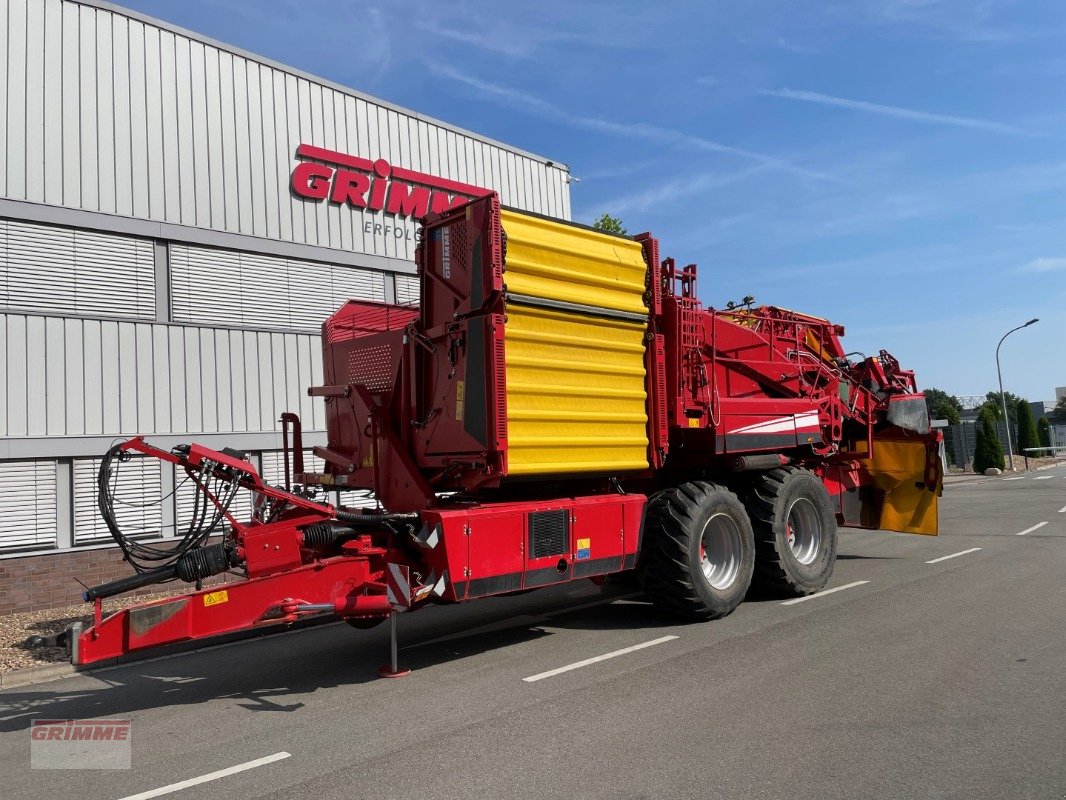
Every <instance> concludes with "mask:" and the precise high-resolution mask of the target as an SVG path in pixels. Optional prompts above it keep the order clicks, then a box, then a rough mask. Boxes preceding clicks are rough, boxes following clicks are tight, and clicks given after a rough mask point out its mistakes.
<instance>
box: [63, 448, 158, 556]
mask: <svg viewBox="0 0 1066 800" xmlns="http://www.w3.org/2000/svg"><path fill="white" fill-rule="evenodd" d="M161 465H162V462H161V461H158V460H156V459H154V458H146V457H143V456H141V457H134V458H131V459H130V460H129V461H125V462H114V466H113V468H114V469H115V473H114V478H113V480H114V483H113V486H114V492H115V505H114V511H115V520H116V521H117V522H118V526H119V528H120V529H121V530H122V532H123V533H126V534H128V535H129V536H135V537H141V536H143V537H146V538H154V537H158V536H160V535H161V532H162V527H163V515H162V503H163V501H162V499H161V498H162V496H163V492H162V488H163V487H162V481H161V472H160V468H161ZM99 473H100V459H99V458H77V459H74V544H93V543H96V542H110V541H111V540H112V538H111V531H109V530H108V529H107V525H106V524H105V523H104V520H103V518H102V517H101V516H100V509H99V506H98V505H97V499H96V498H97V488H98V485H99V484H98V476H99Z"/></svg>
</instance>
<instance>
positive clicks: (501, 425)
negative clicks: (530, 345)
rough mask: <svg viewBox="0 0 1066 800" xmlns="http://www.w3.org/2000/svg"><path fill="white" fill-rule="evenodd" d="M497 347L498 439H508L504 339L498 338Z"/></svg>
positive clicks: (495, 345)
mask: <svg viewBox="0 0 1066 800" xmlns="http://www.w3.org/2000/svg"><path fill="white" fill-rule="evenodd" d="M493 347H494V348H495V351H496V353H495V359H494V361H495V364H496V439H497V440H498V441H500V442H502V441H504V440H506V439H507V362H506V361H505V360H504V350H503V347H504V345H503V340H502V339H497V340H496V341H495V343H494V345H493Z"/></svg>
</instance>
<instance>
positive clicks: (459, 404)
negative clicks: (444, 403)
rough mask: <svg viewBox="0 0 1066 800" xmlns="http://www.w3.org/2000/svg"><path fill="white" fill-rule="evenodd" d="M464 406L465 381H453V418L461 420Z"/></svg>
mask: <svg viewBox="0 0 1066 800" xmlns="http://www.w3.org/2000/svg"><path fill="white" fill-rule="evenodd" d="M465 406H466V381H456V382H455V418H456V419H457V420H458V421H459V422H462V421H463V408H464V407H465Z"/></svg>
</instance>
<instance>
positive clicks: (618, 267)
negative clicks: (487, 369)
mask: <svg viewBox="0 0 1066 800" xmlns="http://www.w3.org/2000/svg"><path fill="white" fill-rule="evenodd" d="M500 221H501V223H502V225H503V230H504V233H505V234H506V235H507V256H506V258H505V272H504V278H503V280H504V283H505V284H506V286H507V292H508V294H518V295H527V296H529V297H537V298H542V299H545V300H557V301H562V302H566V303H579V304H581V305H585V306H596V307H599V308H607V309H612V310H615V311H627V312H630V313H636V314H646V313H647V310H648V309H647V307H646V306H645V305H644V292H645V291H646V288H647V287H646V286H645V285H644V280H645V275H646V274H647V269H648V268H647V265H646V264H645V263H644V254H643V249H642V248H641V246H640V244H639V243H638V242H634V241H633V240H632V239H625V238H622V237H620V236H612V235H611V234H607V233H601V232H599V231H595V230H591V229H588V228H582V227H579V226H576V225H568V224H566V223H564V222H557V221H555V220H550V219H544V218H542V217H534V216H530V215H527V214H522V213H520V212H517V211H510V210H508V209H501V211H500Z"/></svg>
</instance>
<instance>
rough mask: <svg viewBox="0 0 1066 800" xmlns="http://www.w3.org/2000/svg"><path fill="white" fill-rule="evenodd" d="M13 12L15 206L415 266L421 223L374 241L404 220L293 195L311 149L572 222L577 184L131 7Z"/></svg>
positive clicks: (20, 2) (2, 35)
mask: <svg viewBox="0 0 1066 800" xmlns="http://www.w3.org/2000/svg"><path fill="white" fill-rule="evenodd" d="M4 5H5V6H6V8H5V11H6V13H4V14H0V50H3V51H4V52H6V56H7V58H6V70H5V72H4V74H3V75H0V108H4V109H6V114H0V143H2V145H3V148H4V152H5V156H6V160H5V161H3V162H0V196H3V197H7V198H10V199H14V200H30V201H35V202H48V203H55V204H61V205H64V206H68V207H71V208H79V209H86V210H90V211H100V212H105V213H109V214H120V215H130V216H134V217H137V218H142V219H148V220H154V221H160V222H169V223H177V224H182V225H191V226H197V227H202V228H209V229H214V230H218V231H229V232H234V233H242V234H249V235H254V236H267V237H270V238H278V239H281V240H284V241H290V242H296V243H305V244H315V245H321V246H325V247H331V248H336V249H344V250H350V249H353V248H354V249H356V250H357V251H361V252H366V253H373V254H377V255H383V256H394V257H398V258H403V259H411V258H413V255H414V239H413V233H414V223H413V222H410V221H408V222H401V223H400V224H401V225H402V226H405V227H406V228H409V229H410V231H409V232H410V233H411V238H410V239H408V238H397V237H396V236H395V235H393V234H391V233H390V234H389V235H386V234H385V233H384V230H383V229H382V231H381V232H377V233H375V232H374V229H373V223H384V224H390V225H391V224H393V223H394V219H393V218H390V217H386V216H384V215H382V214H381V213H372V212H367V213H365V214H364V213H363V212H362V211H360V210H358V209H352V208H348V207H338V206H335V205H332V204H330V203H326V202H312V201H306V200H303V199H301V198H298V197H296V196H295V195H293V194H292V193H291V192H290V190H289V185H288V181H289V174H290V173H291V171H292V167H293V165H294V164H295V151H296V147H297V146H298V145H299V144H301V143H308V144H313V145H317V146H319V147H325V148H329V149H333V150H339V151H342V152H348V153H352V154H356V155H360V156H363V157H366V158H370V159H378V158H384V159H386V160H387V161H388V162H389V163H390V164H392V165H394V166H400V167H407V168H411V169H417V170H420V171H425V172H430V173H433V174H436V175H439V176H441V177H444V178H450V179H453V180H459V181H464V182H470V183H477V184H481V185H484V186H486V187H488V188H493V189H496V190H497V191H499V192H500V193H501V199H502V201H503V202H504V203H505V204H507V205H511V206H515V207H518V208H523V209H528V210H532V211H536V212H539V213H544V214H549V215H552V216H564V217H565V216H567V215H568V214H569V197H568V187H567V184H566V173H565V171H563V170H562V169H559V168H557V167H554V166H552V167H549V166H547V164H546V163H544V162H543V161H540V160H537V159H534V158H531V157H529V156H526V155H521V154H516V153H514V152H512V151H508V150H504V149H502V148H500V147H497V146H495V145H490V144H487V143H484V142H482V141H480V140H478V139H477V138H475V137H473V136H469V135H465V134H462V133H458V132H456V131H453V130H451V129H447V128H444V127H441V126H439V125H435V124H433V123H431V122H427V121H425V120H422V119H416V118H414V117H410V116H407V115H405V114H403V113H400V112H398V111H396V110H394V109H392V108H387V107H385V106H381V105H377V104H376V103H374V102H373V101H371V100H368V99H365V98H363V97H359V96H355V95H352V94H349V93H347V92H344V91H341V90H340V89H338V88H335V87H333V86H327V85H323V84H321V83H318V82H313V81H311V80H309V79H308V78H307V77H304V76H300V75H295V74H292V73H290V72H286V71H284V70H282V69H281V68H279V67H278V66H277V65H271V64H266V63H262V62H260V61H258V60H255V59H253V58H249V57H247V56H246V55H241V54H237V53H232V52H229V51H228V50H225V49H220V48H219V47H217V46H215V45H212V44H206V43H203V42H201V41H197V40H190V39H189V38H188V37H186V36H184V35H181V34H177V33H174V32H172V31H170V30H166V29H161V28H159V27H157V26H155V25H152V24H149V23H146V22H144V21H142V20H140V19H136V18H133V17H127V16H125V15H123V14H122V13H121V12H120V11H119V10H114V9H109V8H96V7H94V6H91V5H82V4H79V3H76V2H72V1H71V0H5V3H4ZM486 164H491V165H492V168H486ZM497 164H506V165H507V166H506V169H497V168H496V165H497ZM367 222H370V223H371V232H370V233H369V234H368V233H366V232H365V230H364V225H365V224H366V223H367Z"/></svg>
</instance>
